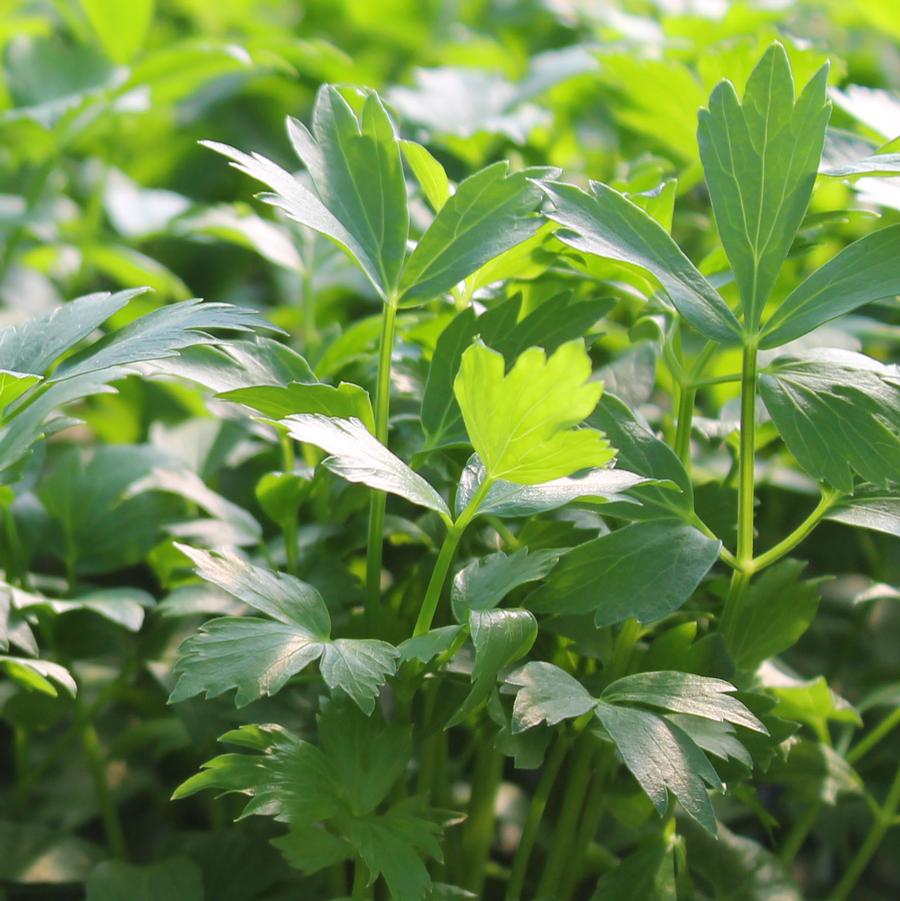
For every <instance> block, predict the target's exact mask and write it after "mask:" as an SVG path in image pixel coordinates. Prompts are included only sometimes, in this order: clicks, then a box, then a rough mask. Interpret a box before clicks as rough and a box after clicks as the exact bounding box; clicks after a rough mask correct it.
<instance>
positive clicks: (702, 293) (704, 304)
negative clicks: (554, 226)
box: [542, 182, 741, 344]
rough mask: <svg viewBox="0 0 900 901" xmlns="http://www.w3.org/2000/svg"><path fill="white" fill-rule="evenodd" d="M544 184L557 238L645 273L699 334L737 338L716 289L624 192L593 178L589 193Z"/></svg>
mask: <svg viewBox="0 0 900 901" xmlns="http://www.w3.org/2000/svg"><path fill="white" fill-rule="evenodd" d="M542 188H543V190H544V193H546V194H547V196H548V197H549V198H550V200H551V201H552V202H553V207H554V208H553V210H552V211H551V212H549V213H547V214H546V215H547V216H548V218H550V219H552V220H553V221H554V222H557V223H559V224H560V225H562V226H563V227H564V230H563V231H560V232H557V233H556V236H557V237H558V238H559V239H560V240H561V241H563V242H564V243H566V244H568V245H569V246H570V247H574V248H575V249H576V250H580V251H582V252H584V253H590V254H594V255H595V256H598V257H601V258H603V259H609V260H618V261H619V262H621V263H626V264H628V265H630V266H636V267H638V268H639V269H641V270H642V271H644V272H647V273H649V274H650V275H652V276H653V277H654V278H655V279H656V281H657V282H659V284H660V285H661V286H662V288H663V290H664V291H665V292H666V294H667V296H668V297H669V300H671V302H672V304H673V306H674V307H675V309H676V310H678V312H679V313H680V314H681V315H682V316H684V318H685V319H686V320H687V321H688V322H690V324H691V325H693V326H694V328H696V329H697V330H698V331H699V332H700V333H701V334H703V335H705V336H706V337H707V338H711V339H712V340H714V341H718V342H719V343H722V344H738V343H739V342H740V340H741V337H740V328H741V327H740V325H739V323H738V321H737V319H735V317H734V314H733V313H732V312H731V310H729V309H728V306H727V304H726V303H725V301H724V300H723V299H722V298H721V297H720V296H719V294H718V293H717V292H716V290H715V288H713V286H712V285H711V284H710V283H709V282H708V281H707V280H706V279H705V278H704V277H703V276H702V275H701V274H700V272H699V271H698V270H697V269H696V268H695V266H694V265H693V264H692V263H691V261H690V260H689V259H688V258H687V257H686V256H685V255H684V254H683V253H682V252H681V250H680V249H679V247H678V245H677V244H676V243H675V242H674V241H673V240H672V238H671V237H670V236H669V234H668V233H667V232H666V230H665V229H664V228H663V227H662V226H661V225H659V223H657V222H656V221H654V219H652V218H651V217H650V216H649V215H648V214H647V213H645V212H644V211H643V210H642V209H641V208H640V207H639V206H637V205H636V204H634V203H632V202H631V201H630V200H629V199H628V198H627V197H625V196H624V194H620V193H619V192H618V191H615V190H613V189H612V188H610V187H609V186H608V185H603V184H599V183H597V182H592V183H591V191H592V193H590V194H588V193H586V192H585V191H582V190H581V189H580V188H577V187H575V186H574V185H568V184H563V183H561V182H545V183H542Z"/></svg>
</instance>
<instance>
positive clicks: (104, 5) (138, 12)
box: [81, 0, 155, 63]
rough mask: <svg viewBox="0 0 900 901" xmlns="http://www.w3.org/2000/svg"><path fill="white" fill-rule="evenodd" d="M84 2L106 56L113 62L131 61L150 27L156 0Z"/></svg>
mask: <svg viewBox="0 0 900 901" xmlns="http://www.w3.org/2000/svg"><path fill="white" fill-rule="evenodd" d="M81 5H82V7H83V8H84V11H85V13H87V17H88V21H89V22H90V23H91V27H92V28H93V29H94V31H95V32H96V33H97V37H98V38H100V43H101V44H102V45H103V49H104V50H105V51H106V55H107V56H108V57H109V58H110V59H111V60H113V62H117V63H130V62H131V60H132V59H134V57H135V56H137V53H138V51H139V50H140V49H141V47H142V46H143V44H144V40H145V38H146V37H147V32H148V31H149V30H150V23H151V22H152V21H153V7H154V5H155V3H154V0H133V2H132V0H129V2H128V3H119V2H117V0H81Z"/></svg>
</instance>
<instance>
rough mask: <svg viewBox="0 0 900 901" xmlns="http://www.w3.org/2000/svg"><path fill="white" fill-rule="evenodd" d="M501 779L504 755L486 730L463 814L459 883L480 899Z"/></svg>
mask: <svg viewBox="0 0 900 901" xmlns="http://www.w3.org/2000/svg"><path fill="white" fill-rule="evenodd" d="M502 776H503V755H502V754H500V752H499V751H497V750H496V749H495V748H494V745H493V736H492V735H490V734H488V732H486V731H485V732H483V733H482V735H481V741H480V743H479V746H478V750H477V752H476V757H475V771H474V773H473V775H472V794H471V797H470V799H469V806H468V810H467V811H466V814H467V816H466V823H465V827H464V831H463V836H462V856H461V860H463V861H464V862H465V868H466V872H465V876H464V877H463V878H462V880H461V882H460V884H461V885H462V887H463V888H466V889H468V890H469V891H470V892H474V893H475V895H477V896H478V897H479V898H480V897H481V896H482V890H483V888H484V877H485V870H486V867H487V862H488V858H489V857H490V853H491V845H492V844H493V842H494V806H495V801H496V798H497V789H498V788H499V786H500V779H501V778H502Z"/></svg>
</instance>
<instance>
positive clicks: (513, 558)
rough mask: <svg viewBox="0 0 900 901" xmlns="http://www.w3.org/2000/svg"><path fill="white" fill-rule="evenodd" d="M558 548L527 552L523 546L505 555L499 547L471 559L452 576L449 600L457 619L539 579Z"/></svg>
mask: <svg viewBox="0 0 900 901" xmlns="http://www.w3.org/2000/svg"><path fill="white" fill-rule="evenodd" d="M559 557H560V555H559V552H558V551H552V550H551V551H547V550H538V551H533V552H531V553H529V552H528V548H527V547H523V548H521V549H520V550H518V551H516V552H515V553H513V554H511V555H509V556H507V555H506V554H504V553H503V551H497V553H495V554H489V555H488V556H487V557H483V558H481V559H480V560H473V561H472V562H471V563H469V564H467V565H466V566H465V567H463V568H462V569H461V570H460V571H459V572H458V573H457V574H456V576H454V578H453V586H452V588H451V591H450V603H451V604H452V606H453V615H454V616H455V617H456V618H457V620H459V621H460V622H462V623H464V622H466V621H467V619H468V613H469V611H472V610H490V609H492V608H494V607H496V606H497V605H498V604H499V603H500V601H502V600H503V598H505V597H506V595H508V594H509V593H510V592H511V591H512V590H513V589H514V588H518V587H519V586H520V585H525V584H526V583H528V582H535V581H537V580H538V579H543V578H544V576H546V575H547V573H548V572H550V570H551V569H553V567H554V566H555V565H556V563H557V561H558V560H559Z"/></svg>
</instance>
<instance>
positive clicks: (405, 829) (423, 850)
mask: <svg viewBox="0 0 900 901" xmlns="http://www.w3.org/2000/svg"><path fill="white" fill-rule="evenodd" d="M440 832H441V829H440V826H438V825H437V824H436V823H434V822H432V821H431V820H427V819H425V818H424V817H422V816H418V815H417V813H416V800H415V799H414V798H411V799H407V800H406V801H401V802H399V803H398V804H395V805H394V806H393V807H392V808H391V809H390V810H388V811H387V813H385V814H383V815H381V816H375V815H370V816H367V817H359V818H356V819H354V820H352V821H351V822H350V824H349V826H348V828H347V835H348V838H349V840H350V842H351V844H352V845H353V846H354V847H355V848H356V850H357V853H358V854H359V856H360V857H361V858H362V859H363V861H364V862H365V864H366V866H367V867H368V868H369V873H370V882H373V881H374V880H375V879H377V878H378V876H383V877H384V881H385V882H386V883H387V887H388V891H389V892H390V896H391V897H392V898H398V899H399V898H402V899H404V901H407V899H409V901H425V899H426V898H428V896H429V889H430V888H431V876H430V875H429V874H428V870H427V869H426V867H425V864H424V863H423V862H422V856H426V857H430V858H433V859H435V860H441V859H442V855H441V849H440V845H439V844H438V842H437V836H438V835H439V834H440Z"/></svg>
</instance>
